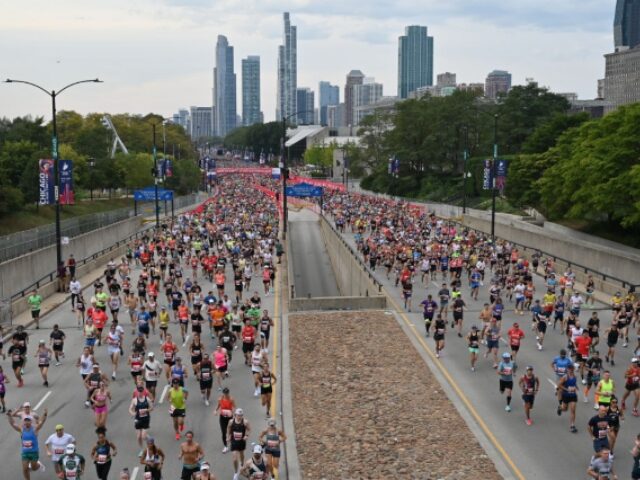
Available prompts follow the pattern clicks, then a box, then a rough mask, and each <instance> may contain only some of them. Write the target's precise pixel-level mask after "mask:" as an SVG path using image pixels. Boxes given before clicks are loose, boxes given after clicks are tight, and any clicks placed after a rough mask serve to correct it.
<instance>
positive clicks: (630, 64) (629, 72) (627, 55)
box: [604, 47, 640, 111]
mask: <svg viewBox="0 0 640 480" xmlns="http://www.w3.org/2000/svg"><path fill="white" fill-rule="evenodd" d="M604 58H605V76H604V99H605V100H606V101H607V102H609V106H608V107H607V111H611V110H614V109H616V108H617V107H619V106H621V105H627V104H629V103H635V102H640V47H636V48H632V49H630V50H620V51H617V52H614V53H608V54H606V55H605V56H604Z"/></svg>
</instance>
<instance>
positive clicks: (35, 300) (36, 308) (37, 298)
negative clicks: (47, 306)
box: [27, 288, 42, 328]
mask: <svg viewBox="0 0 640 480" xmlns="http://www.w3.org/2000/svg"><path fill="white" fill-rule="evenodd" d="M27 303H28V304H29V306H30V307H31V318H33V319H34V320H35V322H36V328H40V307H41V306H42V296H41V295H39V294H38V291H37V290H36V289H35V288H34V289H33V291H32V292H31V295H29V297H28V298H27Z"/></svg>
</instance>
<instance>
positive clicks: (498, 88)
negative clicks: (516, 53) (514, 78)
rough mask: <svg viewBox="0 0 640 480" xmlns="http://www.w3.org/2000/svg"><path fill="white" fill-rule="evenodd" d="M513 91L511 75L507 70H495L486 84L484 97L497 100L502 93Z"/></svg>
mask: <svg viewBox="0 0 640 480" xmlns="http://www.w3.org/2000/svg"><path fill="white" fill-rule="evenodd" d="M509 90H511V74H510V73H509V72H507V71H505V70H494V71H493V72H491V73H490V74H489V75H487V79H486V80H485V83H484V96H485V97H487V98H492V99H494V100H495V99H496V98H498V95H499V94H501V93H507V92H508V91H509Z"/></svg>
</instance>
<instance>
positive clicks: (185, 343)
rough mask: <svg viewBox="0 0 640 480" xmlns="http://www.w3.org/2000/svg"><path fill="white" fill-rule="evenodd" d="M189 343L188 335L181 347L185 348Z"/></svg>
mask: <svg viewBox="0 0 640 480" xmlns="http://www.w3.org/2000/svg"><path fill="white" fill-rule="evenodd" d="M188 341H189V335H187V336H186V337H184V343H183V344H182V346H183V347H186V346H187V342H188Z"/></svg>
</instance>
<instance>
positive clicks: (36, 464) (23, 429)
mask: <svg viewBox="0 0 640 480" xmlns="http://www.w3.org/2000/svg"><path fill="white" fill-rule="evenodd" d="M7 419H8V420H9V425H10V426H11V428H13V429H14V430H15V431H16V432H18V433H19V434H20V440H21V444H22V453H21V455H22V475H23V477H24V479H25V480H30V479H31V472H32V471H33V472H35V471H38V470H40V471H41V472H44V471H45V467H44V465H43V464H42V463H41V462H40V460H39V456H40V450H39V448H38V433H39V432H40V430H41V429H42V426H43V425H44V422H45V421H46V420H47V409H46V408H45V409H44V414H43V415H42V417H41V418H40V419H39V420H37V421H35V422H34V419H33V417H32V416H30V415H27V416H25V417H24V419H23V420H22V425H20V426H18V425H16V424H15V420H14V419H13V415H7ZM34 423H35V425H34Z"/></svg>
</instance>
